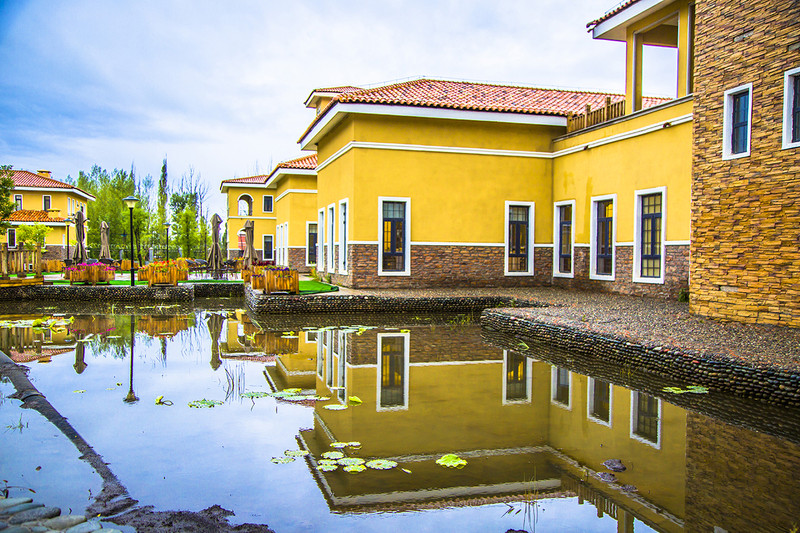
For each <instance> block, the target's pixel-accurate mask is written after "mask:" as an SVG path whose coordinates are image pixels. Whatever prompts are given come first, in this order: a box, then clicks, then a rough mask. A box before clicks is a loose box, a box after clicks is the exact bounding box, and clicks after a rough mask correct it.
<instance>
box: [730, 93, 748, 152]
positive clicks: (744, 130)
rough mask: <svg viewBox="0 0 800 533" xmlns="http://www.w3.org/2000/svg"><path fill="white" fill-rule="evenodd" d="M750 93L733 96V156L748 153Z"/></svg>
mask: <svg viewBox="0 0 800 533" xmlns="http://www.w3.org/2000/svg"><path fill="white" fill-rule="evenodd" d="M749 111H750V91H749V90H745V91H740V92H737V93H733V94H732V95H731V155H738V154H744V153H747V151H748V145H749V142H748V141H749V137H750V113H749Z"/></svg>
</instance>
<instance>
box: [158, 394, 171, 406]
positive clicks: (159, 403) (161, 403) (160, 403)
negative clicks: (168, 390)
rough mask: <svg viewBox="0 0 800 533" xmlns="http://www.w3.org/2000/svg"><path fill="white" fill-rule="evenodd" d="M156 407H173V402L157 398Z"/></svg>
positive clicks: (161, 397)
mask: <svg viewBox="0 0 800 533" xmlns="http://www.w3.org/2000/svg"><path fill="white" fill-rule="evenodd" d="M156 405H172V400H165V399H164V397H163V396H159V397H158V398H156Z"/></svg>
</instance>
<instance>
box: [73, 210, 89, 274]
mask: <svg viewBox="0 0 800 533" xmlns="http://www.w3.org/2000/svg"><path fill="white" fill-rule="evenodd" d="M84 222H86V217H85V216H83V211H78V213H77V214H76V215H75V241H76V242H75V251H74V252H73V253H72V262H73V264H78V263H85V262H86V258H87V256H86V246H85V245H84V244H83V241H84V240H85V239H86V228H84V227H83V224H84Z"/></svg>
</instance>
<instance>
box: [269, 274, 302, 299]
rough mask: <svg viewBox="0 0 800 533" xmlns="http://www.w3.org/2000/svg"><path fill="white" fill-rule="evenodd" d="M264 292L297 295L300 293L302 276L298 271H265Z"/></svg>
mask: <svg viewBox="0 0 800 533" xmlns="http://www.w3.org/2000/svg"><path fill="white" fill-rule="evenodd" d="M264 292H265V293H267V294H271V293H273V292H288V293H290V294H297V293H298V292H300V276H299V275H298V273H297V270H265V271H264Z"/></svg>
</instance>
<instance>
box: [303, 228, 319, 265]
mask: <svg viewBox="0 0 800 533" xmlns="http://www.w3.org/2000/svg"><path fill="white" fill-rule="evenodd" d="M317 227H318V226H317V223H316V222H311V221H309V220H307V221H306V254H305V255H306V266H315V265H316V264H317Z"/></svg>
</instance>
